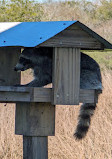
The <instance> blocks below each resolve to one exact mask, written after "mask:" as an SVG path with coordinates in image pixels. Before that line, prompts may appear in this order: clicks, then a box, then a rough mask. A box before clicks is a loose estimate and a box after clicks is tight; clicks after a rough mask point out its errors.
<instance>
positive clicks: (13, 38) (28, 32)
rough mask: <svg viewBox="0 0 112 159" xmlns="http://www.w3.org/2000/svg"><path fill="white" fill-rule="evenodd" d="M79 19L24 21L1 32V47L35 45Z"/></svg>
mask: <svg viewBox="0 0 112 159" xmlns="http://www.w3.org/2000/svg"><path fill="white" fill-rule="evenodd" d="M75 22H77V21H55V22H52V21H51V22H23V23H20V24H18V25H17V26H15V27H13V28H11V29H9V30H7V31H4V32H2V33H1V34H0V47H4V46H23V47H35V46H37V45H39V44H41V43H43V42H45V41H46V40H48V39H50V38H51V37H53V36H55V35H56V34H58V33H59V32H61V31H63V30H64V29H66V28H67V27H69V26H70V25H72V24H74V23H75Z"/></svg>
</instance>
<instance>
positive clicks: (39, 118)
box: [15, 102, 55, 136]
mask: <svg viewBox="0 0 112 159" xmlns="http://www.w3.org/2000/svg"><path fill="white" fill-rule="evenodd" d="M15 133H16V134H18V135H24V136H52V135H54V134H55V106H54V105H51V104H50V103H25V102H23V103H22V102H21V103H17V104H16V117H15Z"/></svg>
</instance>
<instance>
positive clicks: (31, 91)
mask: <svg viewBox="0 0 112 159" xmlns="http://www.w3.org/2000/svg"><path fill="white" fill-rule="evenodd" d="M95 92H96V91H95V90H83V89H80V93H79V102H80V103H94V102H95V100H96V99H95ZM0 102H2V103H3V102H6V103H16V102H51V103H52V104H56V105H59V104H61V103H54V101H53V93H52V88H38V87H30V88H28V87H13V86H0ZM69 105H73V104H71V103H70V104H69ZM74 105H75V103H74Z"/></svg>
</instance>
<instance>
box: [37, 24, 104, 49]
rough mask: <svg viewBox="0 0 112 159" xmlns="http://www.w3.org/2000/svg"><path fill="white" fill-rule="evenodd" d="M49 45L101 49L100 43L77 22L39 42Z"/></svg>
mask: <svg viewBox="0 0 112 159" xmlns="http://www.w3.org/2000/svg"><path fill="white" fill-rule="evenodd" d="M40 46H49V47H76V48H81V49H102V43H100V42H99V41H98V40H97V39H95V38H94V37H92V36H91V35H90V34H88V33H87V32H86V31H84V30H83V29H82V28H80V27H79V26H78V25H77V24H73V25H72V26H70V27H68V28H67V29H65V30H64V31H62V32H60V33H59V34H57V35H55V36H54V37H52V38H50V39H49V40H47V41H45V42H44V43H42V44H40Z"/></svg>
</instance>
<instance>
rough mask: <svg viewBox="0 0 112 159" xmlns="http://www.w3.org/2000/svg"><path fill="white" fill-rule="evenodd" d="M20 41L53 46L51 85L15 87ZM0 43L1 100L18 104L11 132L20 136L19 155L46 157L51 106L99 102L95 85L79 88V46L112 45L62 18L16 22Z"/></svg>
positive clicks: (51, 127) (52, 117)
mask: <svg viewBox="0 0 112 159" xmlns="http://www.w3.org/2000/svg"><path fill="white" fill-rule="evenodd" d="M26 27H27V29H26ZM45 27H46V30H43V28H45ZM43 31H44V32H43ZM23 35H24V37H23ZM21 37H22V38H21ZM7 46H11V47H7ZM12 46H13V47H12ZM20 46H22V47H36V46H38V47H53V48H54V51H53V55H54V56H53V69H52V70H53V71H52V72H53V75H52V79H53V80H52V84H53V87H52V88H36V87H34V88H27V87H14V86H13V85H14V84H17V83H20V74H17V73H16V72H14V70H13V68H14V66H15V64H16V63H17V61H18V57H19V55H20V53H21V50H20V48H19V47H20ZM0 47H1V48H0V57H1V58H0V72H1V74H0V101H1V102H8V103H10V102H11V103H12V102H13V103H16V114H15V134H17V135H23V158H24V159H48V136H53V135H55V105H58V104H62V105H75V104H79V103H97V99H96V97H95V94H96V90H94V89H92V90H90V89H80V61H81V57H80V50H81V49H100V50H102V49H104V48H112V45H111V44H110V43H109V42H107V41H106V40H105V39H103V38H101V37H100V36H99V35H97V34H96V33H94V32H93V31H92V30H90V29H89V28H88V27H86V26H85V25H83V24H82V23H80V22H78V21H71V22H70V21H68V22H67V21H66V22H35V23H34V22H33V23H22V24H19V25H18V26H16V27H15V29H13V28H12V29H11V30H9V31H8V30H7V31H6V32H3V33H1V34H0Z"/></svg>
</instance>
